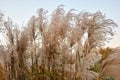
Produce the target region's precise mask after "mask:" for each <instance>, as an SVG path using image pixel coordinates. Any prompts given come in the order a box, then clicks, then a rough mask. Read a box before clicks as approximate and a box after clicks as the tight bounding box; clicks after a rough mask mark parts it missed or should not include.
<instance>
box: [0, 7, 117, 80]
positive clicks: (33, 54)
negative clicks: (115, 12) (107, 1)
mask: <svg viewBox="0 0 120 80" xmlns="http://www.w3.org/2000/svg"><path fill="white" fill-rule="evenodd" d="M115 26H116V24H115V23H114V22H113V21H112V20H111V19H107V18H106V17H105V15H102V13H101V12H99V11H98V12H95V13H90V12H84V11H83V12H80V13H76V12H75V10H74V9H71V10H69V11H68V12H65V10H64V9H63V6H62V5H61V6H58V7H57V8H56V10H54V11H53V13H52V14H51V16H50V17H49V16H48V15H47V11H46V10H44V9H39V10H38V11H37V16H32V17H31V19H30V20H29V22H28V24H27V25H26V26H24V28H23V29H19V26H17V25H15V24H14V23H13V22H12V20H11V19H10V18H8V19H6V18H5V16H4V14H2V13H1V15H0V31H1V34H2V35H4V36H3V37H4V42H5V43H1V45H0V61H1V65H0V80H95V79H96V78H97V76H98V72H95V71H93V70H91V67H94V65H95V63H96V62H97V61H99V60H100V59H101V58H102V57H101V55H100V54H99V51H98V48H99V47H101V46H103V45H104V43H105V42H106V41H108V40H109V39H110V36H113V35H114V34H113V32H112V29H113V28H114V27H115Z"/></svg>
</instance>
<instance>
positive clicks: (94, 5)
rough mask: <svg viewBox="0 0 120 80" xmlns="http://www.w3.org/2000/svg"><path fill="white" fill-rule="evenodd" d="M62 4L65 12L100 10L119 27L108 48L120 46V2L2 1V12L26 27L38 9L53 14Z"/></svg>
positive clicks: (88, 0) (64, 0)
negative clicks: (72, 10)
mask: <svg viewBox="0 0 120 80" xmlns="http://www.w3.org/2000/svg"><path fill="white" fill-rule="evenodd" d="M61 4H63V5H65V6H64V9H65V10H69V9H71V8H74V9H76V10H77V12H80V11H82V10H85V11H89V12H96V11H98V10H99V11H101V12H102V13H103V14H105V15H106V17H107V18H110V19H112V20H114V21H115V22H116V23H117V25H118V28H116V29H115V30H116V32H115V33H116V36H114V37H113V38H114V39H113V40H111V41H110V43H108V44H106V46H110V47H117V46H120V27H119V26H120V0H99V1H98V0H0V10H2V11H4V12H5V14H6V15H7V16H9V17H10V18H12V20H13V22H14V23H17V24H19V25H25V24H26V23H27V21H28V20H29V19H30V17H31V16H33V15H36V11H37V9H39V8H44V9H45V10H48V11H49V12H50V13H51V12H52V11H53V10H55V8H56V7H57V6H58V5H61Z"/></svg>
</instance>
